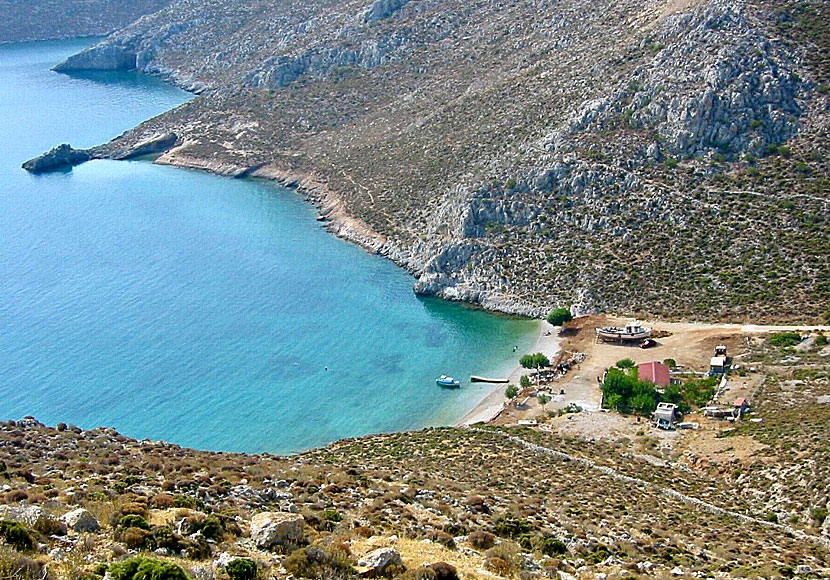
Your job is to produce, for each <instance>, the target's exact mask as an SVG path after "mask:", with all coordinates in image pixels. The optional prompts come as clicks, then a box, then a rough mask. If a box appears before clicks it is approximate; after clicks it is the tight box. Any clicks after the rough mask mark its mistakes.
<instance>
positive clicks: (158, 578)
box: [109, 557, 188, 580]
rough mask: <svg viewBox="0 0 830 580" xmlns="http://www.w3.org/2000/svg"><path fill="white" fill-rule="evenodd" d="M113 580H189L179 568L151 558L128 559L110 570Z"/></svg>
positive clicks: (114, 565)
mask: <svg viewBox="0 0 830 580" xmlns="http://www.w3.org/2000/svg"><path fill="white" fill-rule="evenodd" d="M109 573H110V576H111V577H112V580H188V577H187V574H185V572H184V570H182V569H181V568H180V567H179V566H177V565H175V564H172V563H170V562H162V561H161V560H154V559H151V558H141V557H135V558H128V559H126V560H124V561H123V562H119V563H118V564H113V565H112V566H110V569H109Z"/></svg>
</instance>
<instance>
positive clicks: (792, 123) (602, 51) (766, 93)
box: [66, 0, 830, 320]
mask: <svg viewBox="0 0 830 580" xmlns="http://www.w3.org/2000/svg"><path fill="white" fill-rule="evenodd" d="M828 21H830V14H828V6H827V4H826V3H825V2H819V1H815V0H812V1H811V0H807V1H806V2H784V3H771V2H767V1H766V0H739V1H735V0H685V1H683V0H681V1H668V0H664V1H659V2H656V3H654V2H644V1H642V0H626V1H624V2H613V3H612V2H610V1H609V2H606V1H602V2H590V3H588V2H585V1H584V0H562V1H559V2H545V1H541V2H518V1H505V0H485V1H483V2H479V3H478V4H475V5H470V4H469V3H465V2H461V1H460V0H423V1H419V2H404V1H399V0H394V1H391V0H376V1H374V2H365V1H364V0H347V1H346V2H338V3H334V2H329V1H323V2H317V3H313V4H312V3H309V2H307V1H306V0H290V1H288V2H284V3H276V4H275V3H266V2H260V3H250V2H242V1H241V0H240V1H235V0H204V1H200V2H195V1H193V0H180V1H178V2H176V3H174V4H172V5H171V6H170V7H168V8H166V9H164V10H161V11H159V12H158V13H156V14H154V15H152V16H149V17H146V18H144V19H142V20H140V21H138V22H136V23H135V24H133V25H131V26H129V27H127V28H125V29H123V30H121V31H119V32H117V33H115V34H113V35H112V36H110V37H109V38H107V39H106V40H105V41H103V42H102V43H101V44H99V45H98V46H96V47H93V48H91V49H89V51H87V52H86V53H82V54H81V55H78V56H77V57H73V59H70V60H69V61H68V62H67V65H66V66H70V67H74V68H83V67H84V66H90V67H92V68H100V67H104V68H107V67H110V66H116V67H121V66H123V64H124V63H127V66H133V55H134V58H135V60H134V66H135V67H136V68H138V69H139V70H142V71H144V72H147V73H150V74H156V75H161V76H163V77H165V78H168V79H170V80H172V81H173V82H176V83H178V84H179V85H181V86H183V87H186V88H189V89H191V90H195V91H197V92H199V93H201V95H202V96H201V97H200V98H198V99H196V100H195V101H193V102H192V103H190V104H188V105H186V106H184V107H181V108H179V109H177V110H176V111H174V112H171V113H169V114H166V115H162V116H161V117H159V118H157V119H154V120H151V121H150V122H148V123H146V124H144V125H142V126H140V127H138V128H137V129H136V130H135V131H133V132H132V133H129V134H127V135H126V136H124V137H122V138H120V139H119V140H117V141H116V142H114V143H112V144H111V145H110V146H109V148H110V150H111V151H112V154H113V155H118V154H120V153H123V151H124V150H125V148H129V147H131V146H132V145H133V144H134V143H135V142H137V141H140V140H142V139H146V137H147V135H149V134H158V133H167V132H175V133H176V134H177V135H179V136H180V137H181V138H182V140H181V143H182V144H183V145H182V146H180V147H178V148H177V149H174V150H173V151H171V152H170V153H169V154H168V155H165V156H164V158H163V160H164V161H166V162H171V163H182V164H191V165H193V164H195V165H198V166H203V167H209V166H221V167H226V168H227V167H230V168H232V169H231V172H233V173H245V172H246V171H248V172H249V171H251V170H252V169H253V168H259V169H261V168H266V169H267V171H270V172H271V173H274V174H279V175H301V176H303V178H304V179H306V180H307V181H310V182H313V183H314V184H315V187H314V193H313V195H312V198H313V199H314V201H316V202H317V203H318V204H320V205H321V206H327V207H328V206H332V205H334V206H337V207H338V212H337V213H336V216H339V217H340V218H342V217H344V216H345V217H347V218H348V219H350V220H352V222H350V223H359V227H357V228H352V227H347V228H341V227H339V226H338V224H337V223H333V228H335V229H337V230H338V231H340V233H341V234H343V235H347V236H348V235H349V232H351V231H360V232H362V233H361V236H363V237H364V238H365V232H373V235H370V236H369V239H371V242H370V243H368V244H367V245H370V246H371V247H372V249H373V250H375V251H378V252H380V253H383V254H385V255H387V256H389V257H390V258H392V259H393V260H395V261H397V262H398V263H400V264H401V265H403V266H404V267H406V268H408V269H409V270H410V271H412V272H413V273H414V274H415V275H416V277H417V278H418V280H417V283H416V291H418V292H422V293H427V294H437V295H439V296H443V297H445V298H450V299H460V300H468V301H472V302H477V303H480V304H483V305H485V306H486V307H490V308H496V309H502V310H509V311H519V312H525V313H532V314H539V313H542V312H544V311H545V310H547V309H549V308H550V307H552V306H555V305H561V304H564V305H573V306H574V307H575V308H576V309H577V310H579V311H590V310H594V309H604V310H617V311H627V312H643V313H650V314H654V315H668V316H677V315H691V316H702V317H713V316H718V317H730V318H742V317H747V316H752V317H760V318H789V319H796V318H797V319H809V320H813V319H817V318H820V317H821V316H823V311H824V310H825V309H826V308H827V304H828V301H830V287H828V284H827V282H826V281H827V280H828V279H830V265H828V264H830V259H829V258H830V247H828V243H827V240H828V233H830V222H828V218H827V216H828V212H827V205H828V201H829V198H830V193H828V192H829V191H830V185H829V184H828V181H827V178H826V175H827V172H828V166H827V161H826V158H827V156H826V153H827V150H828V142H829V140H828V123H827V110H828V88H827V87H828V62H827V60H826V57H825V56H823V55H824V54H827V52H828V50H830V40H828V38H829V37H830V33H828ZM321 191H324V192H325V194H321V193H320V192H321ZM379 240H382V241H379Z"/></svg>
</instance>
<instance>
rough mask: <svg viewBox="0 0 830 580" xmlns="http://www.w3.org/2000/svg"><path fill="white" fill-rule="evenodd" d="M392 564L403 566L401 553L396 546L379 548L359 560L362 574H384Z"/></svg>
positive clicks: (358, 563) (359, 569)
mask: <svg viewBox="0 0 830 580" xmlns="http://www.w3.org/2000/svg"><path fill="white" fill-rule="evenodd" d="M390 566H403V561H402V560H401V554H400V552H398V551H397V550H396V549H395V548H379V549H377V550H374V551H372V552H369V553H368V554H366V555H365V556H364V557H363V558H361V559H360V560H359V561H358V562H357V571H358V573H359V574H360V575H361V576H382V575H383V574H384V573H385V572H386V571H387V569H388V568H389V567H390Z"/></svg>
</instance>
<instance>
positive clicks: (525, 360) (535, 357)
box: [519, 352, 550, 375]
mask: <svg viewBox="0 0 830 580" xmlns="http://www.w3.org/2000/svg"><path fill="white" fill-rule="evenodd" d="M519 364H520V365H522V367H524V368H526V369H536V374H537V375H538V374H539V369H541V368H542V367H546V366H549V365H550V361H549V360H548V357H546V356H545V355H544V354H543V353H541V352H537V353H535V354H526V355H523V356H522V358H520V359H519Z"/></svg>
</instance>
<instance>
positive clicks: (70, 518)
mask: <svg viewBox="0 0 830 580" xmlns="http://www.w3.org/2000/svg"><path fill="white" fill-rule="evenodd" d="M61 521H62V522H64V523H65V524H66V525H67V526H69V527H70V528H72V529H73V530H75V531H76V532H97V531H98V530H100V529H101V525H100V524H99V523H98V520H96V519H95V516H93V515H92V514H91V513H89V512H88V511H87V510H85V509H84V508H78V509H76V510H72V511H71V512H68V513H66V514H64V515H63V516H62V517H61Z"/></svg>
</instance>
